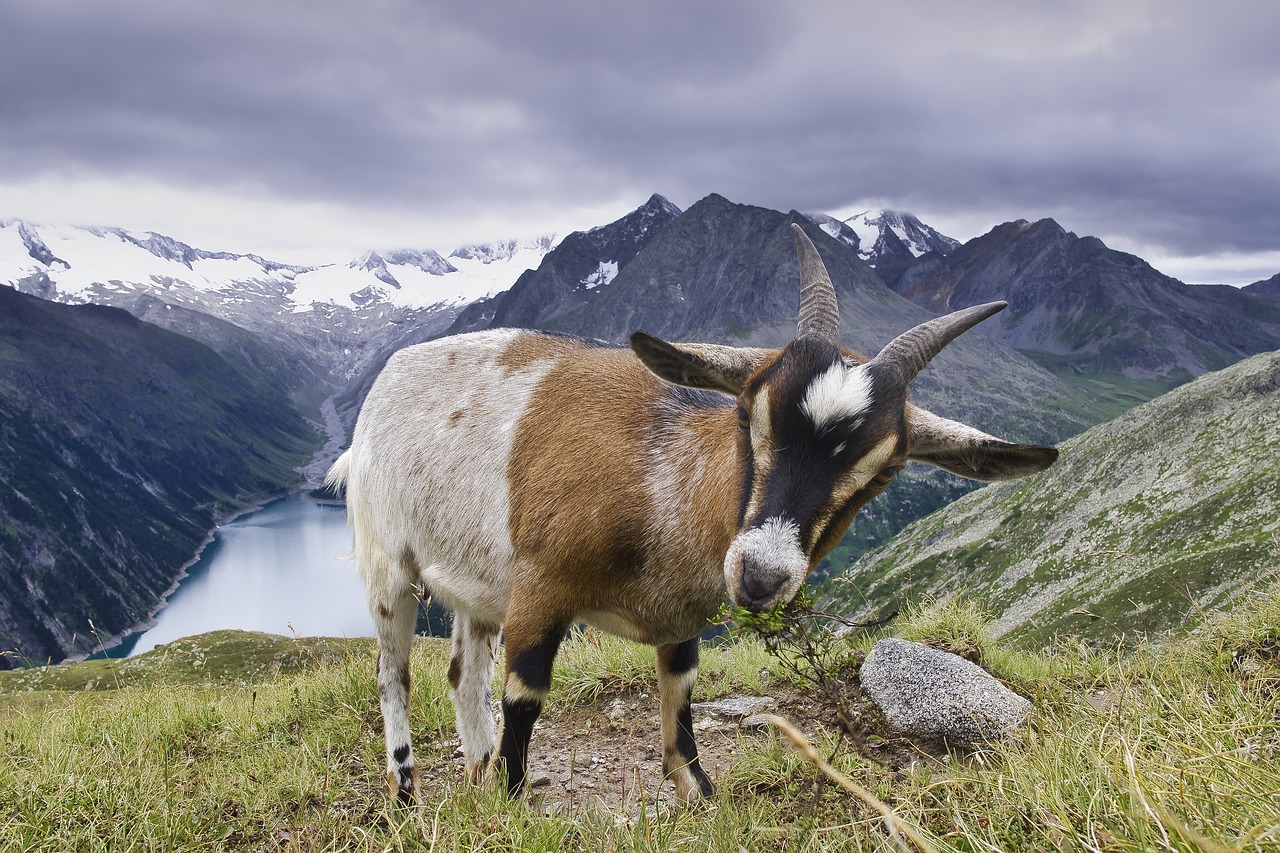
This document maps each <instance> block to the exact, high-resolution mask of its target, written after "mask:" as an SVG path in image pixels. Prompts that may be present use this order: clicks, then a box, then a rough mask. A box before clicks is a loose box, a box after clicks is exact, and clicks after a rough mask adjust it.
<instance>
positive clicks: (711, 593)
mask: <svg viewBox="0 0 1280 853" xmlns="http://www.w3.org/2000/svg"><path fill="white" fill-rule="evenodd" d="M792 230H793V232H794V238H795V241H796V245H797V250H798V252H799V257H800V270H801V290H800V293H801V298H800V312H799V320H798V322H797V329H796V337H795V339H794V340H792V341H791V342H789V343H788V344H787V345H786V346H785V347H783V348H782V349H777V350H775V349H757V348H739V347H729V346H719V345H712V344H670V343H666V342H664V341H661V340H659V339H657V338H654V337H650V336H649V335H647V334H645V333H643V332H636V333H635V334H634V335H633V336H632V337H631V348H630V349H626V348H618V347H610V346H607V345H605V344H601V343H597V342H589V341H585V340H580V339H577V338H571V337H567V336H558V335H550V334H544V333H540V332H533V331H525V330H515V329H500V330H490V331H484V332H476V333H472V334H466V335H459V336H457V337H452V338H444V339H439V340H435V341H431V342H428V343H425V344H418V345H416V346H411V347H407V348H405V349H403V350H400V351H399V352H398V353H396V354H395V355H394V356H392V358H391V359H390V360H389V361H388V362H387V365H386V367H385V368H384V369H383V371H382V373H381V374H380V375H379V376H378V378H377V380H376V381H375V382H374V384H373V386H372V388H371V390H370V391H369V394H368V397H367V398H366V400H365V402H364V406H363V409H362V411H361V412H360V415H359V418H358V421H357V423H356V428H355V432H354V435H353V437H352V443H351V447H350V448H349V449H348V450H347V451H346V452H345V453H343V454H342V456H341V457H340V458H339V459H338V461H337V462H336V463H334V466H333V468H332V469H331V470H330V472H329V474H328V478H327V480H328V482H329V484H330V485H331V486H333V487H334V488H342V487H344V486H345V489H346V496H347V512H348V519H349V522H350V524H351V527H352V531H353V536H354V540H355V556H356V558H357V560H358V561H359V572H360V575H361V576H362V578H363V580H364V583H365V586H366V590H367V595H368V604H369V609H370V612H371V613H372V615H373V621H374V624H375V626H376V631H377V636H378V648H379V656H378V667H377V678H378V691H379V694H380V699H381V707H382V716H383V723H384V729H385V735H386V749H387V752H386V754H387V779H388V783H389V786H390V789H391V791H392V793H393V795H395V796H397V797H398V798H399V799H401V800H404V801H410V802H411V801H413V800H415V798H416V790H417V782H418V780H417V778H416V776H415V773H414V769H413V768H414V763H413V748H412V746H411V744H410V733H409V723H408V707H407V706H408V697H409V650H410V645H411V643H412V639H413V632H414V622H415V617H416V613H417V609H418V599H417V593H418V592H419V589H420V588H421V590H422V591H423V592H424V593H426V594H429V595H431V596H432V597H433V598H434V600H436V601H439V602H440V603H441V604H443V605H445V606H446V607H448V608H449V609H450V610H452V611H453V614H454V622H453V632H452V645H451V659H450V663H449V672H448V677H449V684H450V698H451V699H452V701H453V705H454V709H455V712H456V721H457V728H458V733H459V736H460V738H461V741H462V752H463V756H464V772H465V774H466V776H467V778H468V779H471V780H478V779H481V778H484V777H485V776H486V775H487V773H488V772H489V770H490V769H492V768H494V766H495V765H496V767H497V769H499V770H505V773H506V784H507V790H508V791H509V792H510V793H511V794H512V795H514V794H516V793H518V792H519V791H520V790H521V788H522V786H523V784H524V780H525V775H526V768H527V757H528V746H529V740H530V735H531V732H532V729H533V725H534V722H535V720H536V719H537V717H538V715H539V714H540V713H541V711H542V707H543V703H544V702H545V700H546V697H547V693H548V690H549V688H550V686H551V666H552V660H553V659H554V658H555V655H556V652H557V650H558V648H559V646H560V643H561V640H562V639H563V638H564V636H565V633H566V631H567V630H568V629H569V628H570V627H571V626H572V625H574V624H577V623H579V622H586V623H588V624H590V625H594V626H596V627H598V628H600V629H602V630H604V631H608V632H610V633H614V634H618V635H621V636H622V637H625V638H628V639H631V640H635V641H638V642H642V643H649V644H652V645H655V646H657V666H658V692H659V702H660V710H661V715H660V719H661V737H662V756H663V772H664V774H665V775H666V777H667V778H670V779H672V780H673V781H674V784H675V790H676V795H677V797H679V798H680V799H681V800H695V799H698V798H699V797H703V796H709V795H710V794H711V792H712V788H711V783H710V781H709V780H708V778H707V775H706V773H705V772H704V771H703V769H702V767H701V765H700V763H699V760H698V749H697V745H696V744H695V743H694V739H693V725H692V716H691V713H690V698H691V695H692V691H693V683H694V679H695V676H696V673H697V665H698V637H699V635H701V634H702V633H703V632H704V630H705V629H706V628H707V627H708V620H709V618H710V617H712V616H713V615H714V614H715V613H716V612H717V611H718V609H719V608H720V606H721V604H722V603H723V602H724V601H725V600H726V598H730V599H732V600H733V601H735V602H737V603H738V604H740V605H743V606H745V607H747V608H750V609H752V610H756V611H759V610H764V609H767V608H770V607H773V606H775V605H777V604H779V603H782V602H786V601H789V600H790V599H791V598H792V597H793V596H794V595H795V594H796V592H797V590H798V589H799V587H800V585H801V584H802V583H803V581H804V579H805V577H806V575H807V574H808V573H809V571H810V570H811V569H812V568H813V567H814V566H815V565H816V564H817V563H818V561H819V560H821V559H822V557H824V556H825V555H826V554H827V553H828V552H829V551H830V550H831V549H832V548H833V547H834V546H835V545H836V543H837V542H838V541H839V540H840V538H841V536H842V535H843V534H844V532H845V530H846V529H847V528H848V526H849V524H850V522H851V521H852V520H853V517H854V515H855V514H856V513H857V512H858V510H859V509H860V508H861V507H862V506H863V504H865V503H866V502H867V501H868V500H870V499H871V498H872V497H873V496H874V495H876V494H877V493H878V492H880V491H881V490H882V489H883V488H884V487H885V486H887V485H888V484H889V481H890V480H892V479H893V477H894V475H895V474H896V473H897V472H898V471H899V470H901V469H902V467H903V466H904V465H905V464H906V461H907V460H908V459H915V460H920V461H923V462H927V463H931V464H933V465H936V466H940V467H942V468H945V469H947V470H949V471H953V472H955V473H958V474H962V475H964V476H966V477H971V478H975V479H980V480H995V479H1004V478H1011V477H1018V476H1023V475H1026V474H1030V473H1034V472H1036V471H1040V470H1042V469H1044V468H1046V467H1048V466H1049V465H1050V464H1052V462H1053V461H1054V460H1055V459H1056V458H1057V450H1056V449H1054V448H1052V447H1044V446H1036V445H1020V444H1012V443H1009V442H1006V441H1002V440H1000V439H997V438H994V437H992V436H990V435H987V434H986V433H983V432H980V431H979V430H976V429H974V428H972V427H969V426H966V425H964V424H961V423H958V422H955V421H951V420H948V419H946V418H942V417H939V416H936V415H933V414H931V413H929V412H927V411H925V410H924V409H921V408H918V407H916V406H914V405H912V404H911V403H909V402H907V386H908V383H910V382H911V380H912V379H913V378H914V377H915V375H916V374H917V373H919V372H920V370H922V369H923V368H924V366H925V365H926V364H927V363H928V362H929V360H930V359H931V358H933V357H934V356H935V355H936V354H937V353H938V352H940V351H941V350H942V348H943V347H945V346H946V345H947V344H948V343H950V342H951V341H952V340H953V339H954V338H955V337H956V336H957V335H959V334H961V333H962V332H963V331H965V330H966V329H968V328H970V327H971V326H973V325H974V324H976V323H978V322H979V321H981V320H983V319H985V318H986V317H988V316H990V315H992V314H994V313H996V312H997V311H999V310H1001V309H1002V308H1004V306H1005V303H1000V302H997V303H991V304H988V305H982V306H978V307H974V308H969V309H965V310H962V311H957V312H955V313H953V314H949V315H947V316H944V317H940V318H936V319H933V320H930V321H928V322H925V323H923V324H921V325H919V326H917V327H915V328H914V329H911V330H910V331H908V332H905V333H904V334H902V335H900V336H898V337H897V338H896V339H894V340H893V341H892V342H891V343H889V344H888V346H886V347H885V348H884V349H883V350H882V351H881V352H880V354H879V355H878V356H876V357H875V358H874V359H871V360H868V359H866V358H865V357H864V356H861V355H859V354H857V353H854V352H852V351H850V350H847V349H844V348H842V347H840V346H839V344H838V343H837V340H836V338H837V334H838V331H839V314H838V312H837V307H836V296H835V289H834V288H833V286H832V284H831V280H830V278H829V276H828V273H827V271H826V268H825V267H824V266H823V264H822V260H821V258H820V257H819V255H818V252H817V249H816V248H815V247H814V245H813V243H812V242H811V241H810V240H809V238H808V236H806V234H805V232H804V231H803V229H801V227H800V226H799V225H795V224H793V225H792ZM499 630H501V631H502V635H503V641H504V643H505V648H506V673H505V681H504V685H503V692H502V721H503V725H502V730H501V741H500V745H499V733H498V730H497V727H496V725H495V721H494V718H493V713H492V710H491V702H492V700H491V696H490V684H491V683H492V679H493V668H494V660H495V657H496V656H495V644H496V642H497V638H498V632H499ZM495 746H498V756H497V760H496V762H495V760H494V748H495Z"/></svg>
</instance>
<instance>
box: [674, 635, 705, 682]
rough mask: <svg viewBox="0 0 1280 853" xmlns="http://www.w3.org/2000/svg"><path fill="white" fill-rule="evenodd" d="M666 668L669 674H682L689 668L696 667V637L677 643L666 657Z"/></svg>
mask: <svg viewBox="0 0 1280 853" xmlns="http://www.w3.org/2000/svg"><path fill="white" fill-rule="evenodd" d="M666 668H667V672H668V673H670V674H671V675H684V674H685V673H686V672H688V671H689V670H691V669H697V668H698V638H697V637H694V638H693V639H692V640H685V641H684V642H683V643H680V644H679V645H677V646H676V647H675V649H674V650H673V651H672V652H671V656H670V658H668V659H667V662H666Z"/></svg>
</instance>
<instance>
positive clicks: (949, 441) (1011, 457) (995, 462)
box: [907, 403, 1058, 482]
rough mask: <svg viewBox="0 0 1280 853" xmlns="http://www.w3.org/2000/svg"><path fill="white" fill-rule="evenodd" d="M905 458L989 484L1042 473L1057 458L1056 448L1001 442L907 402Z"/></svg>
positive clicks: (991, 436)
mask: <svg viewBox="0 0 1280 853" xmlns="http://www.w3.org/2000/svg"><path fill="white" fill-rule="evenodd" d="M907 458H908V459H914V460H916V461H917V462H927V463H928V464H930V465H936V466H937V467H939V468H943V469H945V470H947V471H950V472H951V473H953V474H959V475H960V476H961V477H968V478H969V479H971V480H982V481H985V482H990V481H992V480H1012V479H1015V478H1017V477H1025V476H1027V475H1028V474H1035V473H1036V472H1038V471H1043V470H1044V469H1045V468H1048V467H1049V466H1050V465H1052V464H1053V463H1054V460H1056V459H1057V458H1058V449H1057V448H1056V447H1048V446H1045V445H1040V444H1014V443H1012V442H1008V441H1004V440H1003V439H999V438H996V437H995V436H993V435H987V434H986V433H985V432H983V431H982V430H978V429H974V428H973V427H971V426H968V425H966V424H962V423H960V422H959V421H953V420H948V419H947V418H942V417H938V416H937V415H935V414H933V413H932V412H930V411H927V410H925V409H921V408H918V407H917V406H913V405H911V404H910V403H908V404H907Z"/></svg>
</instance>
